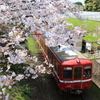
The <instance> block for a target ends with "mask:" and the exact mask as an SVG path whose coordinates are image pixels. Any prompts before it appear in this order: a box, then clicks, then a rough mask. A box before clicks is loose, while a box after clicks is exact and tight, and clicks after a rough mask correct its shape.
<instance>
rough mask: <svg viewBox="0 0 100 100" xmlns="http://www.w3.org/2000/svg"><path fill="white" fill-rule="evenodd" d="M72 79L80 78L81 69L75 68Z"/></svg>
mask: <svg viewBox="0 0 100 100" xmlns="http://www.w3.org/2000/svg"><path fill="white" fill-rule="evenodd" d="M74 78H75V79H78V78H81V68H77V69H75V70H74Z"/></svg>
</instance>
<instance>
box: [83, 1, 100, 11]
mask: <svg viewBox="0 0 100 100" xmlns="http://www.w3.org/2000/svg"><path fill="white" fill-rule="evenodd" d="M84 11H100V1H99V0H85V6H84Z"/></svg>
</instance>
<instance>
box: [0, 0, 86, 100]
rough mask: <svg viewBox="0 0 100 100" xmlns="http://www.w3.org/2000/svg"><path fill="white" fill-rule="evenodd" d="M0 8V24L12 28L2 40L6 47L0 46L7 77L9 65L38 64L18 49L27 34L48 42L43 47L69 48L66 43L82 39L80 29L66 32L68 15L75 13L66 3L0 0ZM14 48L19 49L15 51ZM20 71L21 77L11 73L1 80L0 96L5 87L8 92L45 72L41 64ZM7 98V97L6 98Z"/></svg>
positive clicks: (34, 59) (44, 0)
mask: <svg viewBox="0 0 100 100" xmlns="http://www.w3.org/2000/svg"><path fill="white" fill-rule="evenodd" d="M0 4H1V5H0V19H1V20H2V21H1V22H0V24H5V25H8V26H9V27H11V30H10V31H9V32H8V33H5V35H6V39H5V40H2V43H6V45H5V47H2V46H0V52H2V55H3V56H5V57H6V61H4V62H6V65H5V67H6V70H5V72H6V73H9V71H10V69H11V67H12V65H16V64H22V63H26V62H29V63H30V61H33V62H37V61H38V58H37V57H36V56H31V55H29V54H28V50H27V49H26V48H24V47H23V46H22V45H21V42H23V41H25V40H26V39H27V37H28V36H29V34H30V33H32V32H34V31H39V32H40V33H41V34H44V35H45V36H46V37H48V38H47V39H48V40H47V39H46V40H45V41H46V45H48V46H57V45H59V44H64V45H66V44H67V45H68V42H67V41H68V40H70V42H74V39H73V38H74V37H82V35H83V33H84V32H85V31H84V30H82V29H81V28H79V27H75V28H73V29H72V30H69V29H67V28H66V26H68V25H72V24H70V23H68V22H67V21H66V17H67V16H68V14H70V13H73V14H75V16H76V15H77V13H78V11H77V10H76V9H75V6H74V4H73V3H71V2H70V1H68V0H34V1H33V0H0ZM2 16H3V17H2ZM78 18H80V17H78ZM80 19H81V18H80ZM17 46H18V47H20V49H16V47H17ZM45 63H46V62H45ZM49 66H52V65H51V64H50V65H49ZM23 69H24V73H23V74H22V73H21V74H16V73H15V72H11V74H10V75H1V76H0V87H2V91H1V92H0V95H2V94H5V91H6V88H5V86H8V87H9V88H11V87H12V85H13V84H15V83H16V82H17V81H20V80H22V79H24V78H25V79H27V78H28V77H29V76H31V78H32V79H35V78H37V77H38V74H37V72H40V73H45V72H46V69H45V67H44V65H43V64H41V65H37V66H34V63H30V64H28V65H27V66H23ZM0 72H3V67H1V69H0ZM14 80H15V81H14ZM8 97H9V94H7V96H6V98H8ZM6 100H8V99H6Z"/></svg>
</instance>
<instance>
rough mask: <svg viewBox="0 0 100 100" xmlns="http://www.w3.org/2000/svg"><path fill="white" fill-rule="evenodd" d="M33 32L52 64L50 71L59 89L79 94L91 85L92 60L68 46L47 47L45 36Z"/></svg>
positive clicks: (46, 57) (44, 54) (43, 52)
mask: <svg viewBox="0 0 100 100" xmlns="http://www.w3.org/2000/svg"><path fill="white" fill-rule="evenodd" d="M34 33H35V34H37V35H35V36H36V37H37V43H38V46H39V48H40V50H41V52H42V54H43V56H44V57H45V59H46V60H47V61H48V62H50V63H51V64H53V65H54V67H53V68H52V73H53V76H54V78H55V80H56V83H57V85H58V87H59V89H60V90H62V91H67V92H68V91H70V92H74V93H78V94H80V93H82V90H84V89H89V88H90V87H91V82H92V80H91V76H92V62H91V61H90V60H89V59H86V57H84V56H83V55H82V54H81V53H80V52H78V51H77V50H74V49H72V48H71V47H68V46H64V45H59V46H56V47H48V46H46V44H45V38H46V37H45V36H44V35H41V34H40V33H39V32H37V31H35V32H34ZM34 33H33V34H34Z"/></svg>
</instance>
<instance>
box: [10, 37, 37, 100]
mask: <svg viewBox="0 0 100 100" xmlns="http://www.w3.org/2000/svg"><path fill="white" fill-rule="evenodd" d="M25 46H26V47H27V48H28V50H29V53H30V55H32V56H34V55H36V53H38V52H39V49H38V47H37V44H36V42H35V39H33V38H32V37H29V38H27V42H26V44H25ZM20 70H22V69H20ZM32 90H34V86H33V87H31V88H30V86H29V83H28V80H25V79H23V80H21V81H20V82H18V83H16V84H15V85H14V86H13V87H12V89H11V90H9V91H8V92H9V93H10V97H9V99H10V100H31V97H32V95H33V93H32Z"/></svg>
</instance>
